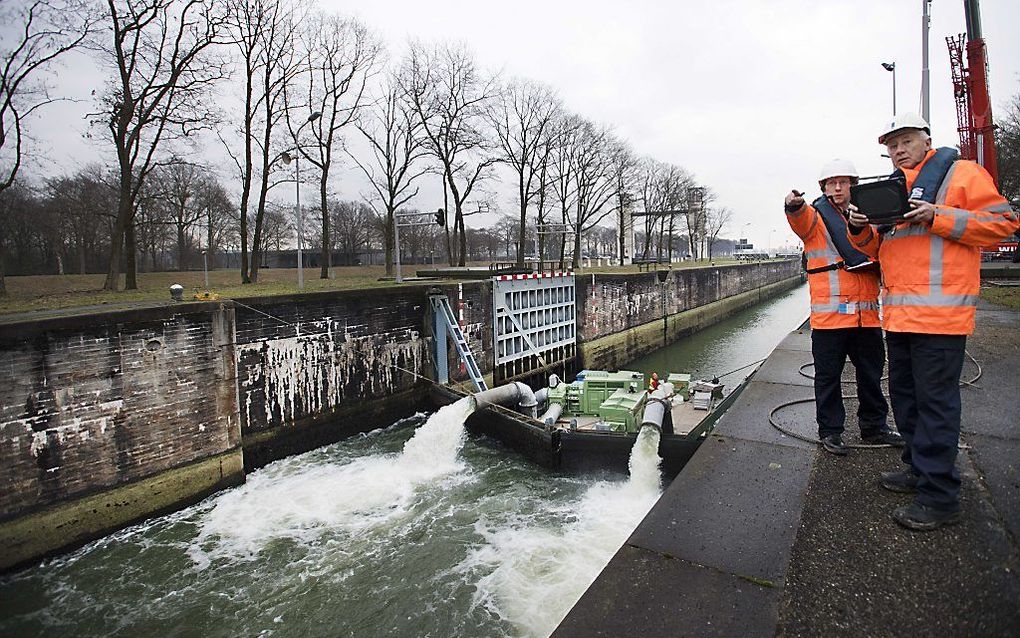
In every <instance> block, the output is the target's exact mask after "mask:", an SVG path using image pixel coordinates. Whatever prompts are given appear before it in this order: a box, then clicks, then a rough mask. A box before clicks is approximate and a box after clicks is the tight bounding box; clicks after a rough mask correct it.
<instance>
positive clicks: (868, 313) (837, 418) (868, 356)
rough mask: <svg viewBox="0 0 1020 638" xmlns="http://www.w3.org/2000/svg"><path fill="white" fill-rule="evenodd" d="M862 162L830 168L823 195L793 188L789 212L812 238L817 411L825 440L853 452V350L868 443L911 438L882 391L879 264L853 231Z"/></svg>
mask: <svg viewBox="0 0 1020 638" xmlns="http://www.w3.org/2000/svg"><path fill="white" fill-rule="evenodd" d="M857 177H858V176H857V169H856V168H854V165H853V164H852V163H850V162H848V161H847V160H840V159H836V160H832V161H831V162H829V163H828V164H826V165H825V166H824V167H823V168H822V172H821V174H820V175H819V176H818V186H819V188H821V189H822V196H821V197H819V198H818V199H816V200H815V201H814V203H813V204H811V205H808V204H806V203H805V202H804V198H803V196H802V195H801V194H800V193H798V192H796V191H792V192H790V194H789V195H787V196H786V219H787V221H788V222H789V223H790V228H792V229H793V232H795V233H797V236H798V237H800V238H801V241H803V242H804V256H805V257H806V258H807V272H808V286H809V287H810V289H811V355H812V358H813V359H814V363H815V383H814V386H815V419H816V421H817V422H818V438H819V440H820V441H821V443H822V447H823V448H824V449H825V450H826V451H827V452H830V453H832V454H837V455H840V456H842V455H846V454H847V453H848V452H849V448H847V446H846V445H844V444H843V439H842V434H843V424H844V422H845V420H846V409H845V407H844V406H843V392H842V387H841V383H842V380H841V378H842V376H843V366H844V365H845V364H846V359H847V357H848V356H849V357H850V361H851V362H852V363H853V364H854V370H855V371H856V373H857V395H858V397H860V407H859V409H858V410H857V421H858V424H859V425H860V427H861V438H862V439H863V440H864V442H865V443H874V444H880V443H885V444H889V445H903V438H902V437H901V436H900V435H899V434H897V433H896V432H893V431H891V430H889V426H888V425H887V424H886V417H887V415H888V413H889V407H888V405H887V404H886V402H885V397H884V396H883V395H882V386H881V379H882V368H883V367H884V366H885V348H884V347H883V345H882V329H881V328H880V327H879V319H878V267H877V265H876V264H875V263H874V262H873V261H872V260H871V259H870V258H869V257H868V255H866V254H864V253H862V252H860V251H858V250H856V249H855V248H854V247H853V246H852V245H851V244H850V242H849V240H848V239H847V236H846V233H847V230H846V214H847V211H848V208H849V206H850V186H851V185H853V184H856V183H857Z"/></svg>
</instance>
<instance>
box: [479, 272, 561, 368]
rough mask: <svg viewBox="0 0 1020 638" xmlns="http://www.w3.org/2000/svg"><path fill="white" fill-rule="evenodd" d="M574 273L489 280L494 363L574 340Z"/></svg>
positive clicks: (543, 364)
mask: <svg viewBox="0 0 1020 638" xmlns="http://www.w3.org/2000/svg"><path fill="white" fill-rule="evenodd" d="M574 303H575V301H574V273H572V272H549V273H531V274H526V275H500V276H498V277H493V279H492V305H493V308H492V316H493V323H494V328H493V331H492V335H493V341H494V344H493V346H494V347H493V353H494V355H495V363H496V365H497V366H499V365H502V364H506V363H511V362H514V361H517V360H519V359H524V358H527V357H531V356H535V357H537V359H538V361H539V363H540V365H542V366H543V367H544V366H545V365H546V362H545V361H544V359H543V357H542V355H543V354H544V353H546V352H548V351H550V350H553V349H555V348H561V347H563V346H572V345H574V344H576V343H577V317H576V316H575V309H574Z"/></svg>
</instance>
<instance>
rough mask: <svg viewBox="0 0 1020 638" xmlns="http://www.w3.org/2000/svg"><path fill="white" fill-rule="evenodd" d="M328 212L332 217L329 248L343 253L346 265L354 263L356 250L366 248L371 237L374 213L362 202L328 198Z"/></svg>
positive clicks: (356, 254)
mask: <svg viewBox="0 0 1020 638" xmlns="http://www.w3.org/2000/svg"><path fill="white" fill-rule="evenodd" d="M329 214H330V216H331V217H332V218H333V219H332V223H333V228H334V230H335V232H334V233H333V235H332V239H333V243H332V246H331V248H336V249H338V250H339V251H340V252H341V254H343V255H344V257H345V259H344V261H345V263H346V265H349V266H353V265H355V263H356V261H357V257H358V251H360V250H362V249H363V248H367V247H368V244H369V241H370V240H371V237H372V228H373V227H374V225H375V220H376V215H375V214H374V213H373V212H372V208H371V207H370V206H369V205H368V204H365V203H364V202H355V201H347V200H335V199H334V200H330V202H329Z"/></svg>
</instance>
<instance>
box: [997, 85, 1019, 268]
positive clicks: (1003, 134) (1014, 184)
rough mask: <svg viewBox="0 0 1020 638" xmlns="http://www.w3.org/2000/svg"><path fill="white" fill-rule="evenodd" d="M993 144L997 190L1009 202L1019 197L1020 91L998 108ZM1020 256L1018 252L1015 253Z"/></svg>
mask: <svg viewBox="0 0 1020 638" xmlns="http://www.w3.org/2000/svg"><path fill="white" fill-rule="evenodd" d="M996 124H997V126H996V128H995V146H996V147H997V150H998V153H999V190H1000V191H1001V192H1002V195H1003V197H1005V198H1006V199H1007V200H1009V201H1010V202H1016V201H1017V200H1018V199H1020V93H1017V94H1015V95H1014V96H1013V97H1012V98H1010V101H1009V102H1008V103H1007V104H1006V105H1005V106H1004V108H1002V109H1000V110H999V114H998V117H997V118H996ZM1016 257H1017V258H1020V252H1018V253H1017V255H1016Z"/></svg>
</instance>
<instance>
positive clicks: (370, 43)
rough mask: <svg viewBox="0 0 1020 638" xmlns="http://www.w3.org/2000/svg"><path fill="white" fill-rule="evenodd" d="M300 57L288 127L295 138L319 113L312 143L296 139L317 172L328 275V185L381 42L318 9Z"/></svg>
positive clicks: (307, 25)
mask: <svg viewBox="0 0 1020 638" xmlns="http://www.w3.org/2000/svg"><path fill="white" fill-rule="evenodd" d="M299 38H300V41H301V48H302V52H301V55H302V60H301V61H300V63H299V64H298V68H299V69H300V71H299V72H298V73H297V74H296V75H295V78H294V81H293V82H292V84H293V86H292V87H290V88H288V90H287V92H286V97H287V106H288V108H287V126H288V128H289V129H290V133H291V136H292V137H293V138H294V139H295V140H297V131H298V129H299V128H300V127H301V126H302V125H303V124H305V123H306V122H308V121H309V114H310V113H319V114H320V116H319V117H317V118H315V119H314V121H312V122H311V125H310V126H309V130H310V132H311V136H312V139H313V143H312V144H303V143H301V142H300V141H298V142H297V144H296V145H297V149H298V152H299V153H301V156H302V157H304V158H305V159H307V160H308V161H309V163H311V164H312V165H313V166H315V167H316V168H317V169H318V172H319V219H320V221H321V223H322V237H321V240H320V242H319V243H320V245H321V249H322V259H321V272H320V277H321V278H322V279H327V278H329V266H330V263H329V260H330V254H329V246H330V244H331V242H330V238H329V221H330V215H329V213H328V206H327V201H326V197H327V193H326V190H327V184H328V182H329V176H330V169H332V168H333V162H334V148H335V145H336V142H337V141H339V140H340V135H341V133H342V131H343V129H344V127H346V126H347V125H349V124H350V123H351V122H353V121H354V119H355V117H356V116H357V115H358V111H359V110H360V109H361V108H362V106H363V105H364V103H365V88H366V86H367V84H368V81H369V79H370V78H371V77H372V76H373V75H374V74H375V73H376V72H377V71H378V63H379V60H380V58H381V54H382V45H381V44H380V42H379V40H378V38H376V37H375V35H373V34H372V33H371V32H370V31H369V30H368V28H367V27H365V25H363V24H361V23H360V22H358V21H357V20H355V19H353V18H343V17H340V16H336V15H330V14H327V13H325V12H316V13H313V14H312V15H311V16H308V17H306V18H305V19H304V20H303V21H302V23H301V31H300V36H299Z"/></svg>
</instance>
